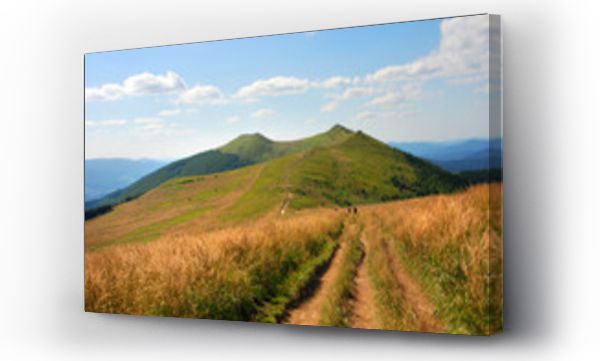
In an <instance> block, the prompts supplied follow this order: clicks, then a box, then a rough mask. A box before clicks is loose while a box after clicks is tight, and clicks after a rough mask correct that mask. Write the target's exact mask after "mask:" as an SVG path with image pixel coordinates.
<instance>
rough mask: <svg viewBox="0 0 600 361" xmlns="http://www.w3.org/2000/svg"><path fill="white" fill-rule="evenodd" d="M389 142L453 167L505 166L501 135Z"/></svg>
mask: <svg viewBox="0 0 600 361" xmlns="http://www.w3.org/2000/svg"><path fill="white" fill-rule="evenodd" d="M389 145H390V146H392V147H394V148H397V149H400V150H402V151H405V152H407V153H410V154H412V155H415V156H417V157H420V158H424V159H427V160H429V161H431V162H432V163H434V164H436V165H438V166H440V167H442V168H444V169H446V170H448V171H450V172H461V171H470V170H480V169H493V168H502V138H491V139H467V140H461V141H451V142H403V143H401V142H390V143H389Z"/></svg>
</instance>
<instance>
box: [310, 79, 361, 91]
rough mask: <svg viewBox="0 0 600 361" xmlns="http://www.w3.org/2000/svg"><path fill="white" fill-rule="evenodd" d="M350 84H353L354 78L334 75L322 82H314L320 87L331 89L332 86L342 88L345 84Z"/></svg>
mask: <svg viewBox="0 0 600 361" xmlns="http://www.w3.org/2000/svg"><path fill="white" fill-rule="evenodd" d="M350 84H352V79H350V78H348V77H343V76H332V77H331V78H329V79H327V80H324V81H322V82H315V83H313V86H315V87H318V88H325V89H331V88H341V87H344V86H348V85H350Z"/></svg>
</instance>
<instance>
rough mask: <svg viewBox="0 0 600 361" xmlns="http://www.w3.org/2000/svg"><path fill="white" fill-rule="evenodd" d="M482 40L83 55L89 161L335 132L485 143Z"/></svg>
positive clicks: (423, 31)
mask: <svg viewBox="0 0 600 361" xmlns="http://www.w3.org/2000/svg"><path fill="white" fill-rule="evenodd" d="M488 39H489V22H488V17H487V16H485V15H482V16H473V17H465V18H452V19H444V20H428V21H418V22H411V23H399V24H389V25H378V26H369V27H360V28H349V29H338V30H326V31H318V32H310V33H298V34H288V35H277V36H266V37H258V38H247V39H237V40H225V41H215V42H208V43H196V44H186V45H174V46H163V47H155V48H145V49H134V50H124V51H114V52H105V53H94V54H87V55H86V56H85V130H86V132H85V140H86V158H88V159H89V158H99V157H129V158H179V157H183V156H188V155H191V154H194V153H197V152H200V151H203V150H207V149H211V148H215V147H218V146H220V145H222V144H224V143H226V142H227V141H229V140H231V139H233V138H235V137H237V136H238V135H239V134H241V133H250V132H261V133H263V134H265V135H266V136H268V137H270V138H272V139H274V140H287V139H298V138H303V137H306V136H310V135H313V134H315V133H319V132H323V131H326V130H327V129H328V128H330V127H331V126H333V125H334V124H336V123H339V124H342V125H345V126H347V127H349V128H351V129H354V130H358V129H361V130H363V131H365V132H367V133H369V134H371V135H373V136H375V137H377V138H379V139H381V140H383V141H438V140H453V139H462V138H473V137H488V136H489V122H488V117H489V116H488V104H489V92H490V91H492V92H494V91H498V89H494V88H495V87H494V86H490V80H489V66H488V65H489V58H490V54H489V49H488V48H489V46H488V43H489V41H488ZM492 83H494V82H492Z"/></svg>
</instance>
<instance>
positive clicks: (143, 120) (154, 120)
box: [133, 118, 163, 124]
mask: <svg viewBox="0 0 600 361" xmlns="http://www.w3.org/2000/svg"><path fill="white" fill-rule="evenodd" d="M133 122H134V123H136V124H156V123H161V122H163V119H161V118H135V120H134V121H133Z"/></svg>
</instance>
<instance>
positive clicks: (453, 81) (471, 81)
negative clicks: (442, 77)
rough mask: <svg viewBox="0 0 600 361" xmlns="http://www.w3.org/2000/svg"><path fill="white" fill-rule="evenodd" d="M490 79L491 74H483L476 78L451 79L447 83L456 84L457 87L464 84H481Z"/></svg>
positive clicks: (475, 76)
mask: <svg viewBox="0 0 600 361" xmlns="http://www.w3.org/2000/svg"><path fill="white" fill-rule="evenodd" d="M488 78H489V73H483V74H477V75H474V76H468V77H460V78H455V79H450V80H448V81H447V83H448V84H455V85H463V84H474V83H479V82H482V81H484V80H486V79H488Z"/></svg>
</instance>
